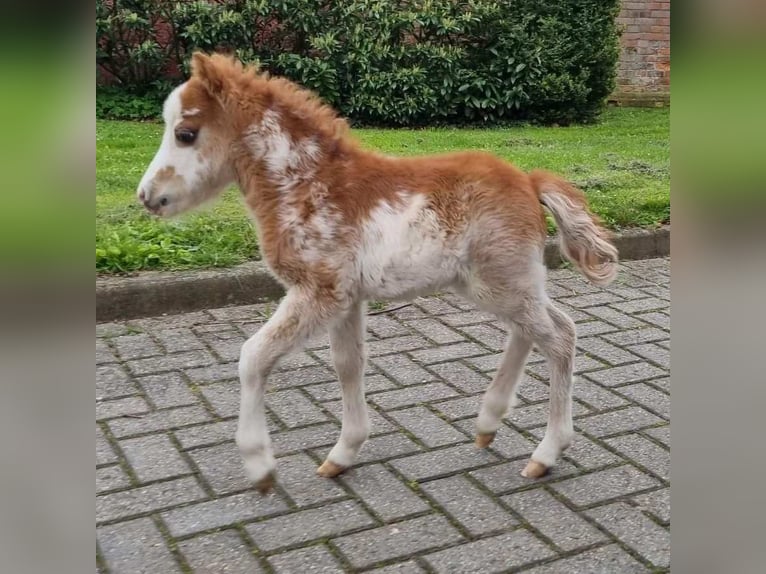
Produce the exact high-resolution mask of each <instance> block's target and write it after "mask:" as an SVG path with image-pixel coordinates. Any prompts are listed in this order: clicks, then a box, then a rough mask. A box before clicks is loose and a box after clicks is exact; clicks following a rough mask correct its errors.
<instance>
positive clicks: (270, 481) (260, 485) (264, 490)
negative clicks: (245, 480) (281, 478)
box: [255, 472, 276, 494]
mask: <svg viewBox="0 0 766 574" xmlns="http://www.w3.org/2000/svg"><path fill="white" fill-rule="evenodd" d="M275 483H276V476H275V475H274V473H273V472H270V473H268V474H267V475H266V476H264V477H263V478H262V479H260V480H259V481H257V482H256V483H255V488H256V490H257V491H258V492H260V493H261V494H268V493H269V492H271V490H272V489H273V488H274V484H275Z"/></svg>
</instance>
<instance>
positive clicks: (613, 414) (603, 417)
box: [575, 407, 663, 437]
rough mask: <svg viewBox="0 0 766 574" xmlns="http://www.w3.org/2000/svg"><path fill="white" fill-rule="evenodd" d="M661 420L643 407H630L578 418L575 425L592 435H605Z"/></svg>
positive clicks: (638, 427)
mask: <svg viewBox="0 0 766 574" xmlns="http://www.w3.org/2000/svg"><path fill="white" fill-rule="evenodd" d="M661 422H663V421H662V419H661V418H659V417H658V416H655V415H653V414H652V413H650V412H649V411H645V410H644V409H642V408H641V407H628V408H626V409H620V410H617V411H610V412H608V413H603V414H600V415H593V416H592V417H586V418H582V419H578V420H576V421H575V426H576V427H578V428H579V429H581V430H583V431H584V432H586V433H588V434H590V435H593V436H596V437H605V436H609V435H613V434H617V433H621V432H625V431H635V430H639V429H642V428H644V427H648V426H652V425H655V424H657V423H661Z"/></svg>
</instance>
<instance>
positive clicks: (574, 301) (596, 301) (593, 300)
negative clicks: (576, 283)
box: [562, 291, 622, 309]
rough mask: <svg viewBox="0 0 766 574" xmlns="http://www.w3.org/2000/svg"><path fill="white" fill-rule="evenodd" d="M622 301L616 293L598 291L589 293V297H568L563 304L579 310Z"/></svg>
mask: <svg viewBox="0 0 766 574" xmlns="http://www.w3.org/2000/svg"><path fill="white" fill-rule="evenodd" d="M617 301H622V299H621V298H620V297H618V296H617V295H615V294H614V293H609V292H608V291H596V292H595V293H588V294H587V295H579V296H577V297H567V298H565V299H562V302H564V303H566V304H567V305H571V306H572V307H577V308H578V309H583V308H585V307H595V306H597V305H605V304H606V303H614V302H617Z"/></svg>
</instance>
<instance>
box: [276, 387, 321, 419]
mask: <svg viewBox="0 0 766 574" xmlns="http://www.w3.org/2000/svg"><path fill="white" fill-rule="evenodd" d="M266 402H267V405H268V407H269V410H270V411H271V412H273V413H274V414H275V415H276V416H277V417H279V420H281V421H282V423H283V424H284V425H285V426H286V427H287V428H295V427H300V426H305V425H307V424H311V423H320V422H324V421H326V420H327V415H326V414H325V413H324V412H322V410H321V409H320V408H319V407H317V406H316V405H315V404H314V403H312V402H311V401H310V400H309V399H308V398H307V397H306V395H304V394H303V393H301V392H300V391H298V390H295V389H290V390H287V391H278V392H271V393H268V395H267V399H266Z"/></svg>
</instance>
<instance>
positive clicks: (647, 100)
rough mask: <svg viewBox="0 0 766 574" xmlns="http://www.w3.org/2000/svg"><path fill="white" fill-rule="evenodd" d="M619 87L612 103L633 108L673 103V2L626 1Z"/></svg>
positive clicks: (618, 77) (621, 11)
mask: <svg viewBox="0 0 766 574" xmlns="http://www.w3.org/2000/svg"><path fill="white" fill-rule="evenodd" d="M617 21H618V23H619V24H620V25H621V26H622V29H623V34H622V38H621V40H620V44H621V50H620V61H619V64H618V70H617V86H616V88H615V91H614V93H613V94H612V96H611V98H610V100H614V101H616V102H619V103H621V104H626V105H627V104H631V105H660V104H665V103H668V102H669V101H670V0H659V1H657V0H622V8H621V10H620V15H619V17H618V18H617Z"/></svg>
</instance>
